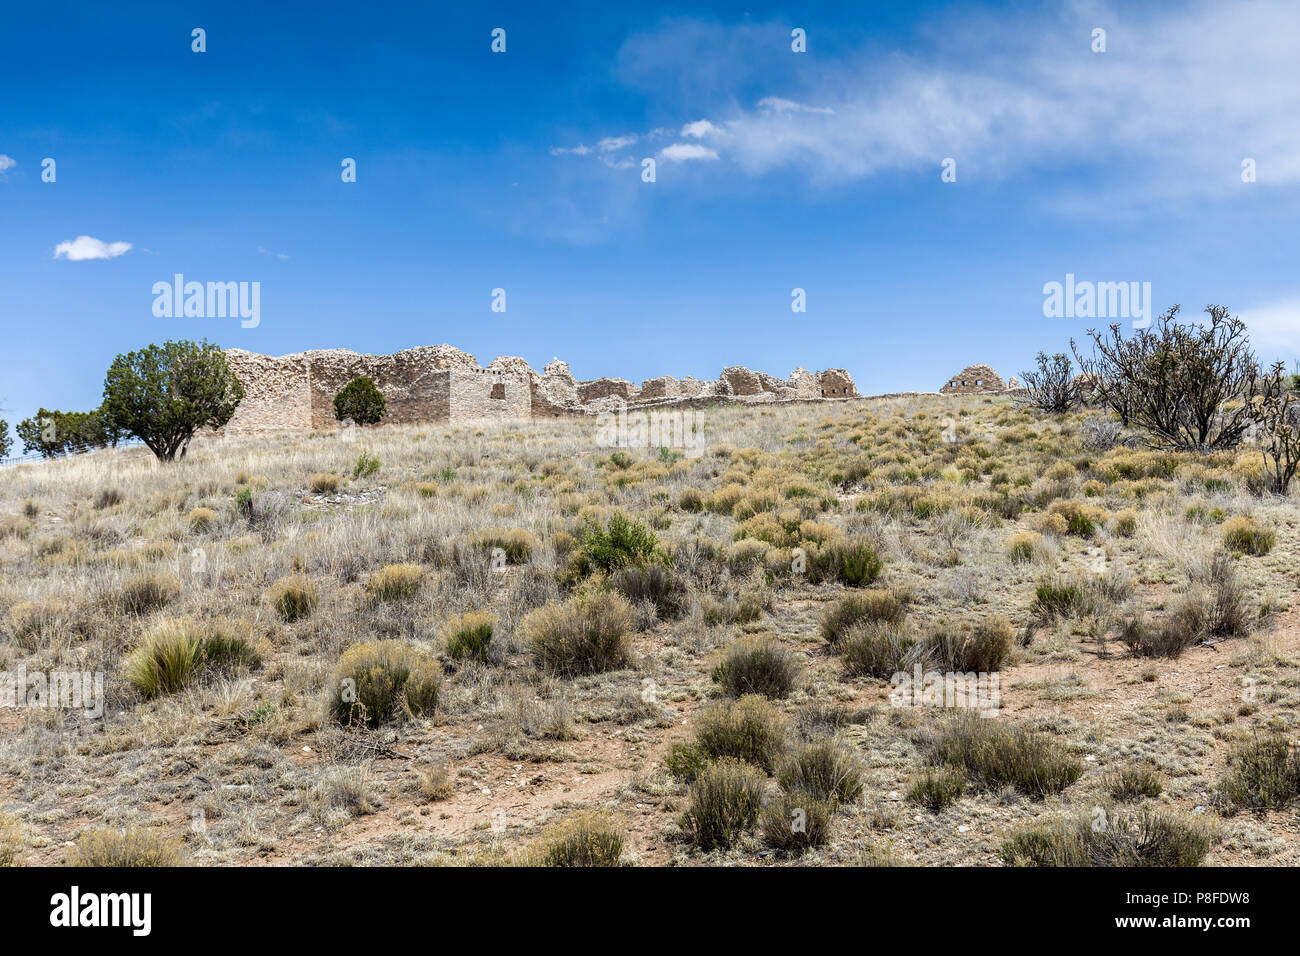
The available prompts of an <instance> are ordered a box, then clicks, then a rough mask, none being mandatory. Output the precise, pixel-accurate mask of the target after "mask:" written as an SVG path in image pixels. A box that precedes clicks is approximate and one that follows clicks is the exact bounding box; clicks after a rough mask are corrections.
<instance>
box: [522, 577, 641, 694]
mask: <svg viewBox="0 0 1300 956" xmlns="http://www.w3.org/2000/svg"><path fill="white" fill-rule="evenodd" d="M632 617H633V616H632V607H631V605H630V604H628V602H627V598H625V597H623V595H621V594H618V593H612V592H598V593H594V594H587V595H579V596H577V597H574V598H572V599H570V600H568V601H566V602H564V603H562V604H559V603H554V602H553V603H551V604H547V605H546V606H545V607H540V608H537V609H535V610H533V611H530V612H528V614H527V615H525V616H524V618H523V620H521V621H520V622H519V633H520V634H521V635H523V637H524V639H525V640H526V641H527V642H528V644H529V646H530V647H531V649H532V652H533V657H534V658H535V659H536V661H537V664H538V666H540V667H542V668H544V669H545V670H549V671H551V672H553V673H556V674H560V675H562V676H566V677H571V676H575V675H578V674H594V673H598V672H600V671H609V670H617V669H618V668H621V667H626V666H627V665H628V663H630V661H631V659H632V655H631V649H630V647H629V644H628V637H627V635H628V631H629V630H631V627H632Z"/></svg>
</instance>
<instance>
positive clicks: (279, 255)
mask: <svg viewBox="0 0 1300 956" xmlns="http://www.w3.org/2000/svg"><path fill="white" fill-rule="evenodd" d="M257 251H258V252H259V253H261V254H262V255H264V256H274V257H275V258H277V259H288V258H289V257H288V256H287V255H285V254H284V253H283V252H272V251H271V250H270V249H267V248H266V247H264V246H258V247H257Z"/></svg>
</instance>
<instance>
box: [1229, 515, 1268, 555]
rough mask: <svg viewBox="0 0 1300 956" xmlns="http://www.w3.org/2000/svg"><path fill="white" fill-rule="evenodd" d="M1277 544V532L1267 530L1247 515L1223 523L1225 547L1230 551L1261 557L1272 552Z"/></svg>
mask: <svg viewBox="0 0 1300 956" xmlns="http://www.w3.org/2000/svg"><path fill="white" fill-rule="evenodd" d="M1276 543H1277V532H1276V531H1274V530H1273V529H1272V528H1265V527H1264V526H1263V525H1260V524H1258V523H1256V522H1255V521H1252V520H1251V519H1250V518H1248V517H1246V516H1245V515H1238V516H1237V517H1235V518H1229V519H1228V520H1227V521H1225V522H1224V523H1223V546H1224V547H1225V548H1227V549H1228V550H1229V551H1236V552H1237V553H1238V554H1248V555H1254V556H1260V555H1265V554H1268V553H1269V552H1270V551H1272V550H1273V545H1274V544H1276Z"/></svg>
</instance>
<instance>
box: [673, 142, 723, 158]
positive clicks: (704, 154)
mask: <svg viewBox="0 0 1300 956" xmlns="http://www.w3.org/2000/svg"><path fill="white" fill-rule="evenodd" d="M659 158H660V159H666V160H668V161H669V162H673V163H684V162H688V161H689V160H692V159H717V158H718V151H717V150H715V149H709V147H707V146H701V145H699V144H698V143H673V144H672V145H671V146H665V147H664V148H663V149H661V150H659Z"/></svg>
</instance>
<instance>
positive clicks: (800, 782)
mask: <svg viewBox="0 0 1300 956" xmlns="http://www.w3.org/2000/svg"><path fill="white" fill-rule="evenodd" d="M862 775H863V768H862V762H861V761H860V760H859V759H858V758H857V755H856V754H854V753H853V751H852V750H851V749H849V747H848V746H847V745H845V744H843V743H840V742H839V741H837V740H835V739H834V738H831V737H823V738H821V739H820V740H815V741H813V742H812V743H809V744H807V745H806V746H804V747H801V748H800V749H799V750H797V751H796V752H795V753H793V754H791V755H789V756H788V757H786V758H785V759H784V760H783V761H782V762H781V765H780V769H779V771H778V773H777V778H776V779H777V782H778V783H780V784H781V787H782V788H783V789H784V790H786V791H787V792H795V791H799V792H804V793H809V794H811V795H812V796H813V797H816V798H818V799H821V800H833V801H835V802H837V803H841V804H851V803H856V802H857V801H858V799H859V798H861V796H862V791H863V783H862Z"/></svg>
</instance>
